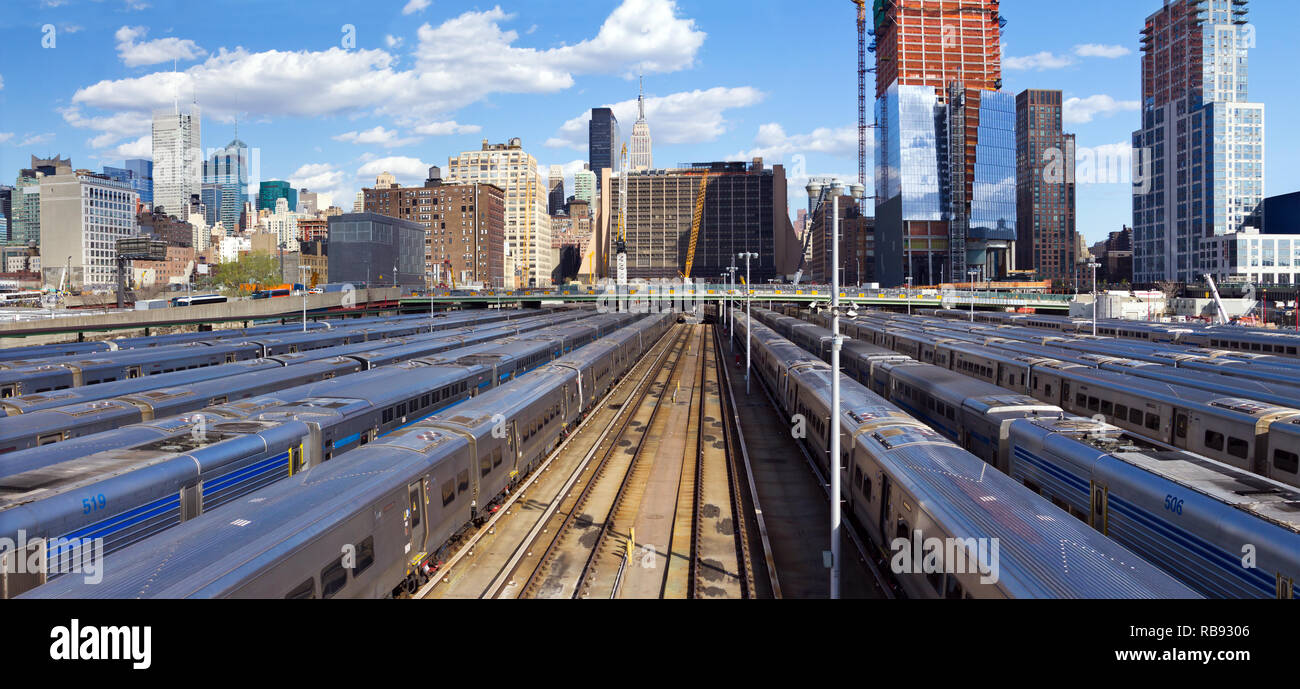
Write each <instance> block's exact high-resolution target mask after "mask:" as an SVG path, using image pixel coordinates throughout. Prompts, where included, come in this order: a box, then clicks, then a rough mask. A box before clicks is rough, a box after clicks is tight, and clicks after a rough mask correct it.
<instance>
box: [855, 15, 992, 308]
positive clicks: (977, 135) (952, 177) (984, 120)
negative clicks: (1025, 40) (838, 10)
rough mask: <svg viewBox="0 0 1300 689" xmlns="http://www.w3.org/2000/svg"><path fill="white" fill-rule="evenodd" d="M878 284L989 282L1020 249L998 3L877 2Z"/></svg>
mask: <svg viewBox="0 0 1300 689" xmlns="http://www.w3.org/2000/svg"><path fill="white" fill-rule="evenodd" d="M874 10H875V11H874V31H873V35H874V36H875V39H876V40H875V43H874V45H873V49H874V51H875V53H876V107H875V110H876V124H877V127H876V213H875V217H876V227H875V236H874V240H875V256H876V277H877V279H878V280H879V282H880V283H881V284H882V285H883V286H886V287H894V286H898V285H901V284H903V283H904V281H905V278H907V277H912V278H913V283H914V284H920V285H924V284H937V283H939V282H942V281H945V280H953V279H965V278H964V276H965V274H966V273H967V271H968V270H972V269H974V270H978V271H980V272H981V273H982V274H983V275H984V276H985V277H986V278H990V279H996V278H998V277H1001V276H1003V275H1005V274H1006V272H1007V271H1008V270H1010V269H1011V267H1012V262H1013V260H1014V257H1013V255H1012V253H1013V245H1014V243H1015V240H1016V150H1015V136H1016V133H1015V112H1016V107H1015V98H1014V96H1013V95H1012V94H1009V93H1003V92H1001V91H999V89H1001V88H1002V64H1001V59H1002V58H1001V48H1000V39H1001V35H1002V24H1003V22H1002V20H1001V17H1000V16H999V15H998V10H999V1H998V0H907V1H906V2H903V1H901V0H878V1H877V2H876V3H875V7H874Z"/></svg>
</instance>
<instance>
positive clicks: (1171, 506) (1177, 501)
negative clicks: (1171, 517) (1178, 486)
mask: <svg viewBox="0 0 1300 689" xmlns="http://www.w3.org/2000/svg"><path fill="white" fill-rule="evenodd" d="M1165 509H1166V510H1169V511H1170V512H1173V513H1174V514H1182V513H1183V501H1182V499H1181V498H1175V497H1174V496H1172V495H1166V496H1165Z"/></svg>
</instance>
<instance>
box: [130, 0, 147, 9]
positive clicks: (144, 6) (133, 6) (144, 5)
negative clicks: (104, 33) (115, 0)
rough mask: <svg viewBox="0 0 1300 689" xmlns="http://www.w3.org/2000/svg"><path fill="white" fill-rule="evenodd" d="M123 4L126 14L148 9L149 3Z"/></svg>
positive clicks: (132, 0)
mask: <svg viewBox="0 0 1300 689" xmlns="http://www.w3.org/2000/svg"><path fill="white" fill-rule="evenodd" d="M125 4H126V9H127V11H128V12H129V11H131V10H147V9H149V3H147V2H143V1H142V0H125Z"/></svg>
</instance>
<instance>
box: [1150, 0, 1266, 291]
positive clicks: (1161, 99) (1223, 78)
mask: <svg viewBox="0 0 1300 689" xmlns="http://www.w3.org/2000/svg"><path fill="white" fill-rule="evenodd" d="M1246 14H1247V0H1168V1H1167V2H1165V3H1164V6H1163V7H1162V8H1160V9H1159V10H1158V11H1156V12H1155V13H1154V14H1152V15H1150V16H1149V17H1147V20H1146V26H1145V27H1144V28H1143V30H1142V128H1141V129H1139V130H1138V131H1136V132H1134V133H1133V151H1134V156H1135V158H1136V160H1135V161H1134V162H1135V166H1134V167H1135V172H1134V179H1133V181H1134V184H1133V280H1134V282H1137V283H1151V282H1155V281H1159V280H1170V281H1175V282H1192V281H1198V280H1199V279H1200V277H1201V273H1202V272H1205V271H1206V270H1207V268H1206V267H1207V266H1209V265H1214V264H1222V262H1223V261H1224V260H1225V258H1226V257H1225V255H1224V254H1223V253H1222V252H1223V249H1222V248H1221V247H1223V246H1227V244H1224V243H1222V242H1209V243H1207V242H1205V241H1204V240H1206V239H1207V238H1211V237H1217V236H1222V235H1225V234H1229V233H1233V232H1239V231H1244V230H1246V229H1247V228H1253V229H1258V227H1254V224H1257V222H1254V221H1253V218H1255V217H1256V216H1254V213H1255V211H1256V209H1257V207H1258V206H1259V204H1260V201H1261V200H1262V199H1263V198H1264V105H1263V104H1262V103H1250V102H1248V101H1247V97H1248V89H1247V87H1248V74H1249V71H1248V67H1249V49H1250V48H1251V47H1253V46H1252V45H1251V42H1252V41H1253V40H1254V38H1255V27H1253V26H1246V23H1247V20H1246ZM1265 221H1266V220H1265ZM1228 272H1232V271H1231V269H1229V271H1228Z"/></svg>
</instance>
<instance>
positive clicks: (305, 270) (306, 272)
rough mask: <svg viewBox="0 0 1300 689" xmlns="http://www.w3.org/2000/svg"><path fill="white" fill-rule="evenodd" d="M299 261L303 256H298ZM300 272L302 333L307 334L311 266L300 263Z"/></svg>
mask: <svg viewBox="0 0 1300 689" xmlns="http://www.w3.org/2000/svg"><path fill="white" fill-rule="evenodd" d="M298 260H299V261H301V260H302V254H298ZM298 272H299V273H301V274H302V331H303V332H307V283H308V279H307V278H309V277H310V276H311V266H305V265H303V264H301V263H299V264H298Z"/></svg>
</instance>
